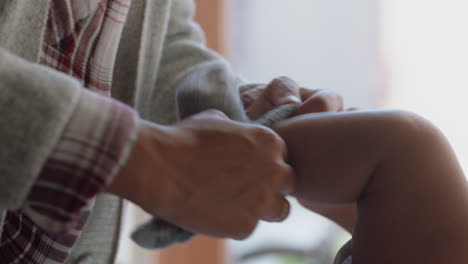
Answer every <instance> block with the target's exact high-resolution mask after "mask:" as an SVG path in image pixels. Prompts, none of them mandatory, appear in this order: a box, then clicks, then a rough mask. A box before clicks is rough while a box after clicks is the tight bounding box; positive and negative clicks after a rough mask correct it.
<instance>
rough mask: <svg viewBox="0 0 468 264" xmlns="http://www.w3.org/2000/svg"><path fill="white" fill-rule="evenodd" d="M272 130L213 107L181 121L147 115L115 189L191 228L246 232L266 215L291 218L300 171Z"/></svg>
mask: <svg viewBox="0 0 468 264" xmlns="http://www.w3.org/2000/svg"><path fill="white" fill-rule="evenodd" d="M285 158H286V147H285V145H284V142H283V140H282V139H281V138H280V137H279V136H278V135H276V133H274V132H273V131H272V130H270V129H268V128H265V127H261V126H257V125H246V124H242V123H238V122H234V121H231V120H229V119H228V118H227V117H226V116H225V115H224V114H222V113H221V112H219V111H214V110H210V111H205V112H203V113H200V114H197V115H194V116H192V117H190V118H188V119H185V120H182V121H181V122H179V123H178V124H176V125H175V126H171V127H168V126H157V125H155V124H152V123H149V122H145V121H143V122H142V123H141V127H140V132H139V138H138V140H137V142H136V144H135V147H134V149H133V152H132V154H131V155H130V158H129V160H128V161H127V163H126V165H125V166H124V167H123V168H122V170H121V171H120V173H119V174H118V175H117V176H116V177H115V179H114V181H113V182H112V184H111V185H110V186H109V189H108V191H109V192H111V193H114V194H117V195H119V196H121V197H124V198H127V199H129V200H131V201H133V202H134V203H136V204H138V205H139V206H141V207H142V208H143V209H144V210H146V211H147V212H149V213H150V214H152V215H154V216H157V217H159V218H162V219H165V220H167V221H169V222H172V223H174V224H176V225H178V226H181V227H183V228H185V229H187V230H189V231H193V232H196V233H203V234H206V235H211V236H217V237H229V238H235V239H243V238H245V237H247V236H248V235H250V233H252V232H253V230H254V228H255V226H256V225H257V222H258V221H259V220H266V221H271V222H277V221H283V220H284V219H285V218H286V217H287V216H288V213H289V203H288V202H287V200H286V199H285V198H284V195H286V194H289V193H290V192H292V190H293V189H294V182H295V176H294V173H293V170H292V168H291V167H290V166H289V165H287V164H286V162H285Z"/></svg>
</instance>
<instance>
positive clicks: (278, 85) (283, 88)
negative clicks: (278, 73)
mask: <svg viewBox="0 0 468 264" xmlns="http://www.w3.org/2000/svg"><path fill="white" fill-rule="evenodd" d="M265 96H266V97H267V98H268V100H269V101H270V102H271V104H272V106H273V107H279V106H282V105H285V104H301V103H302V100H301V95H300V87H299V85H298V84H297V83H296V82H295V81H294V80H292V79H290V78H288V77H279V78H276V79H274V80H273V81H271V82H270V84H268V85H267V87H266V88H265Z"/></svg>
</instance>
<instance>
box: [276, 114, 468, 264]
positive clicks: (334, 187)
mask: <svg viewBox="0 0 468 264" xmlns="http://www.w3.org/2000/svg"><path fill="white" fill-rule="evenodd" d="M275 130H276V131H277V132H278V133H279V134H280V135H281V136H282V137H283V139H284V140H285V141H286V144H287V145H288V150H289V161H290V163H291V164H292V165H293V167H294V168H295V170H296V173H297V176H298V188H297V191H296V195H297V196H298V197H301V198H303V199H305V200H308V201H311V202H319V203H330V204H340V203H348V202H352V201H357V202H358V214H359V217H358V223H357V226H356V228H355V230H354V236H353V240H354V243H353V245H354V248H353V263H423V262H424V263H457V262H460V260H461V259H462V257H464V258H466V257H468V256H466V255H464V254H466V253H465V252H466V251H465V250H463V249H464V248H466V247H467V246H468V228H467V227H466V225H465V219H466V218H467V216H468V214H467V213H465V212H466V209H465V208H466V207H467V206H468V197H467V190H466V180H465V178H464V177H463V173H462V171H461V169H460V166H459V165H458V163H457V160H456V157H455V156H454V154H453V152H452V150H451V148H450V146H449V144H448V143H447V141H446V140H445V138H444V137H443V136H442V135H441V133H440V132H439V131H438V130H437V129H435V128H434V127H433V126H432V125H430V124H429V123H428V122H427V121H424V120H422V119H421V118H419V117H417V116H415V115H412V114H408V113H404V112H391V111H385V112H382V111H379V112H353V113H335V114H311V115H306V116H303V117H299V118H297V119H291V120H287V121H284V122H282V123H279V124H278V125H277V126H276V127H275ZM435 219H436V220H435ZM390 247H391V248H392V249H391V250H389V248H390ZM428 252H430V253H429V254H428ZM383 259H384V260H385V261H384V262H382V261H383Z"/></svg>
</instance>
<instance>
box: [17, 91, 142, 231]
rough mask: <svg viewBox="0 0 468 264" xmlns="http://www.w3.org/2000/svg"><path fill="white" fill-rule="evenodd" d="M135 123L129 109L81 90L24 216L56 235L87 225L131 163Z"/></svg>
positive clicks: (30, 197)
mask: <svg viewBox="0 0 468 264" xmlns="http://www.w3.org/2000/svg"><path fill="white" fill-rule="evenodd" d="M137 120H138V117H137V115H136V113H135V111H134V110H133V109H131V108H130V107H128V106H126V105H124V104H122V103H120V102H118V101H116V100H113V99H111V98H107V97H102V96H99V95H97V94H94V93H92V92H88V91H87V90H84V89H83V90H82V95H81V97H80V100H79V102H78V105H77V107H76V109H75V111H74V113H73V114H72V116H71V119H70V121H69V122H68V124H67V125H66V127H65V130H64V131H63V133H62V135H61V136H60V138H59V141H58V143H57V145H56V146H55V147H54V149H53V151H52V153H51V155H50V156H49V157H48V159H47V161H46V163H45V165H44V167H43V168H42V170H41V172H40V174H39V178H38V180H37V181H36V182H35V183H34V185H33V187H32V189H31V191H30V193H29V195H28V198H27V200H26V203H25V205H24V206H23V209H24V212H25V213H26V214H27V215H28V216H29V217H30V218H31V219H33V220H34V222H35V224H37V225H38V226H41V227H42V228H43V229H45V230H47V231H49V232H53V233H64V232H66V231H67V230H70V229H72V228H75V227H77V226H80V225H82V224H83V223H85V222H86V220H87V216H88V215H89V214H87V212H88V211H89V210H90V209H91V208H92V200H93V199H94V197H95V196H96V195H97V194H98V193H100V192H102V191H103V189H104V188H105V187H106V186H107V185H108V183H109V182H110V181H111V180H112V179H113V177H114V175H115V174H116V173H117V172H118V171H119V170H120V168H121V167H122V165H123V164H124V163H125V161H126V160H127V158H128V156H129V154H130V151H131V149H132V147H133V143H134V142H135V139H136V136H137V131H138V126H137Z"/></svg>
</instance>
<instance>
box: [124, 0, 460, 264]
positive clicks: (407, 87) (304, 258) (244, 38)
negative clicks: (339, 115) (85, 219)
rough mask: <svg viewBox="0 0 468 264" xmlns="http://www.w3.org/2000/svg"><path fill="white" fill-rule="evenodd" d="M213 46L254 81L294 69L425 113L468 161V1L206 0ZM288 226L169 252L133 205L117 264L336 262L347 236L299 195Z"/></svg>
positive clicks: (312, 82) (378, 104) (202, 1)
mask: <svg viewBox="0 0 468 264" xmlns="http://www.w3.org/2000/svg"><path fill="white" fill-rule="evenodd" d="M197 4H198V12H197V17H196V19H197V21H198V22H199V23H200V24H201V26H202V27H203V28H204V30H205V32H206V35H207V39H208V45H209V46H210V47H211V48H213V49H215V50H217V51H218V52H220V53H221V54H223V55H224V56H225V57H226V58H227V59H228V60H229V61H230V62H231V63H232V65H233V68H234V69H235V71H236V72H237V73H239V74H240V75H241V76H243V77H244V78H245V79H247V80H251V81H254V82H264V83H267V82H269V81H270V80H271V79H273V78H275V77H277V76H281V75H286V76H289V77H292V78H293V79H295V80H296V81H298V82H299V83H300V84H301V85H302V86H305V87H309V88H329V89H333V90H335V91H337V92H338V93H340V94H342V95H343V97H344V98H345V103H346V106H356V107H359V108H362V109H368V108H370V109H377V108H398V109H406V110H410V111H414V112H417V113H418V114H420V115H422V116H424V117H426V118H428V119H429V120H431V121H432V122H433V123H435V124H436V125H437V126H439V127H440V128H441V130H442V131H443V132H444V133H445V134H446V135H447V137H448V138H449V141H450V142H451V143H452V146H453V148H454V149H455V152H456V153H457V155H458V157H459V160H460V162H461V163H462V165H463V167H464V170H465V172H468V171H467V168H468V167H467V166H468V136H467V135H468V118H467V115H468V110H467V109H466V107H467V105H468V34H466V32H465V31H466V26H467V25H468V16H466V10H468V2H467V1H464V0H445V1H440V0H439V1H435V0H424V1H423V0H415V1H405V0H391V1H390V0H352V1H343V0H341V1H340V0H288V1H284V0H198V1H197ZM291 201H292V203H293V210H292V214H291V216H290V217H289V219H288V220H287V221H286V222H285V223H282V224H266V223H262V224H260V225H259V226H258V228H257V230H256V231H255V233H254V235H252V236H251V237H250V238H249V239H247V240H246V241H242V242H238V241H223V240H216V239H209V238H205V237H199V238H197V239H195V240H193V241H191V242H190V243H188V244H187V245H182V246H176V247H174V248H171V249H169V250H165V251H162V252H150V251H145V250H141V249H138V248H137V247H136V246H135V245H134V244H133V243H132V242H130V241H129V239H128V232H129V229H130V227H132V226H134V225H135V224H136V223H140V222H142V221H144V219H145V218H146V217H147V216H146V215H144V214H143V213H142V212H140V211H139V210H138V209H137V208H135V207H131V206H129V207H128V213H127V216H126V221H125V228H124V232H123V236H122V241H121V244H120V248H121V249H120V251H119V252H120V253H119V256H118V263H119V264H127V263H143V264H146V263H147V264H150V263H151V264H156V263H159V264H169V263H170V264H172V263H177V264H188V263H191V264H224V263H226V264H241V263H249V264H263V263H268V264H302V263H304V264H305V263H307V264H322V263H323V264H325V263H326V264H329V263H331V261H332V259H333V257H334V255H335V254H336V251H337V250H338V249H339V248H340V246H341V245H343V244H344V243H345V242H346V241H347V239H349V234H347V233H346V232H345V231H343V230H342V229H341V228H339V227H338V226H336V225H335V224H333V223H331V222H329V221H327V220H326V219H324V218H322V217H320V216H318V215H315V214H313V213H311V212H309V211H306V210H305V209H302V208H301V207H300V206H299V205H298V204H297V203H296V202H295V201H294V200H291Z"/></svg>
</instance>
